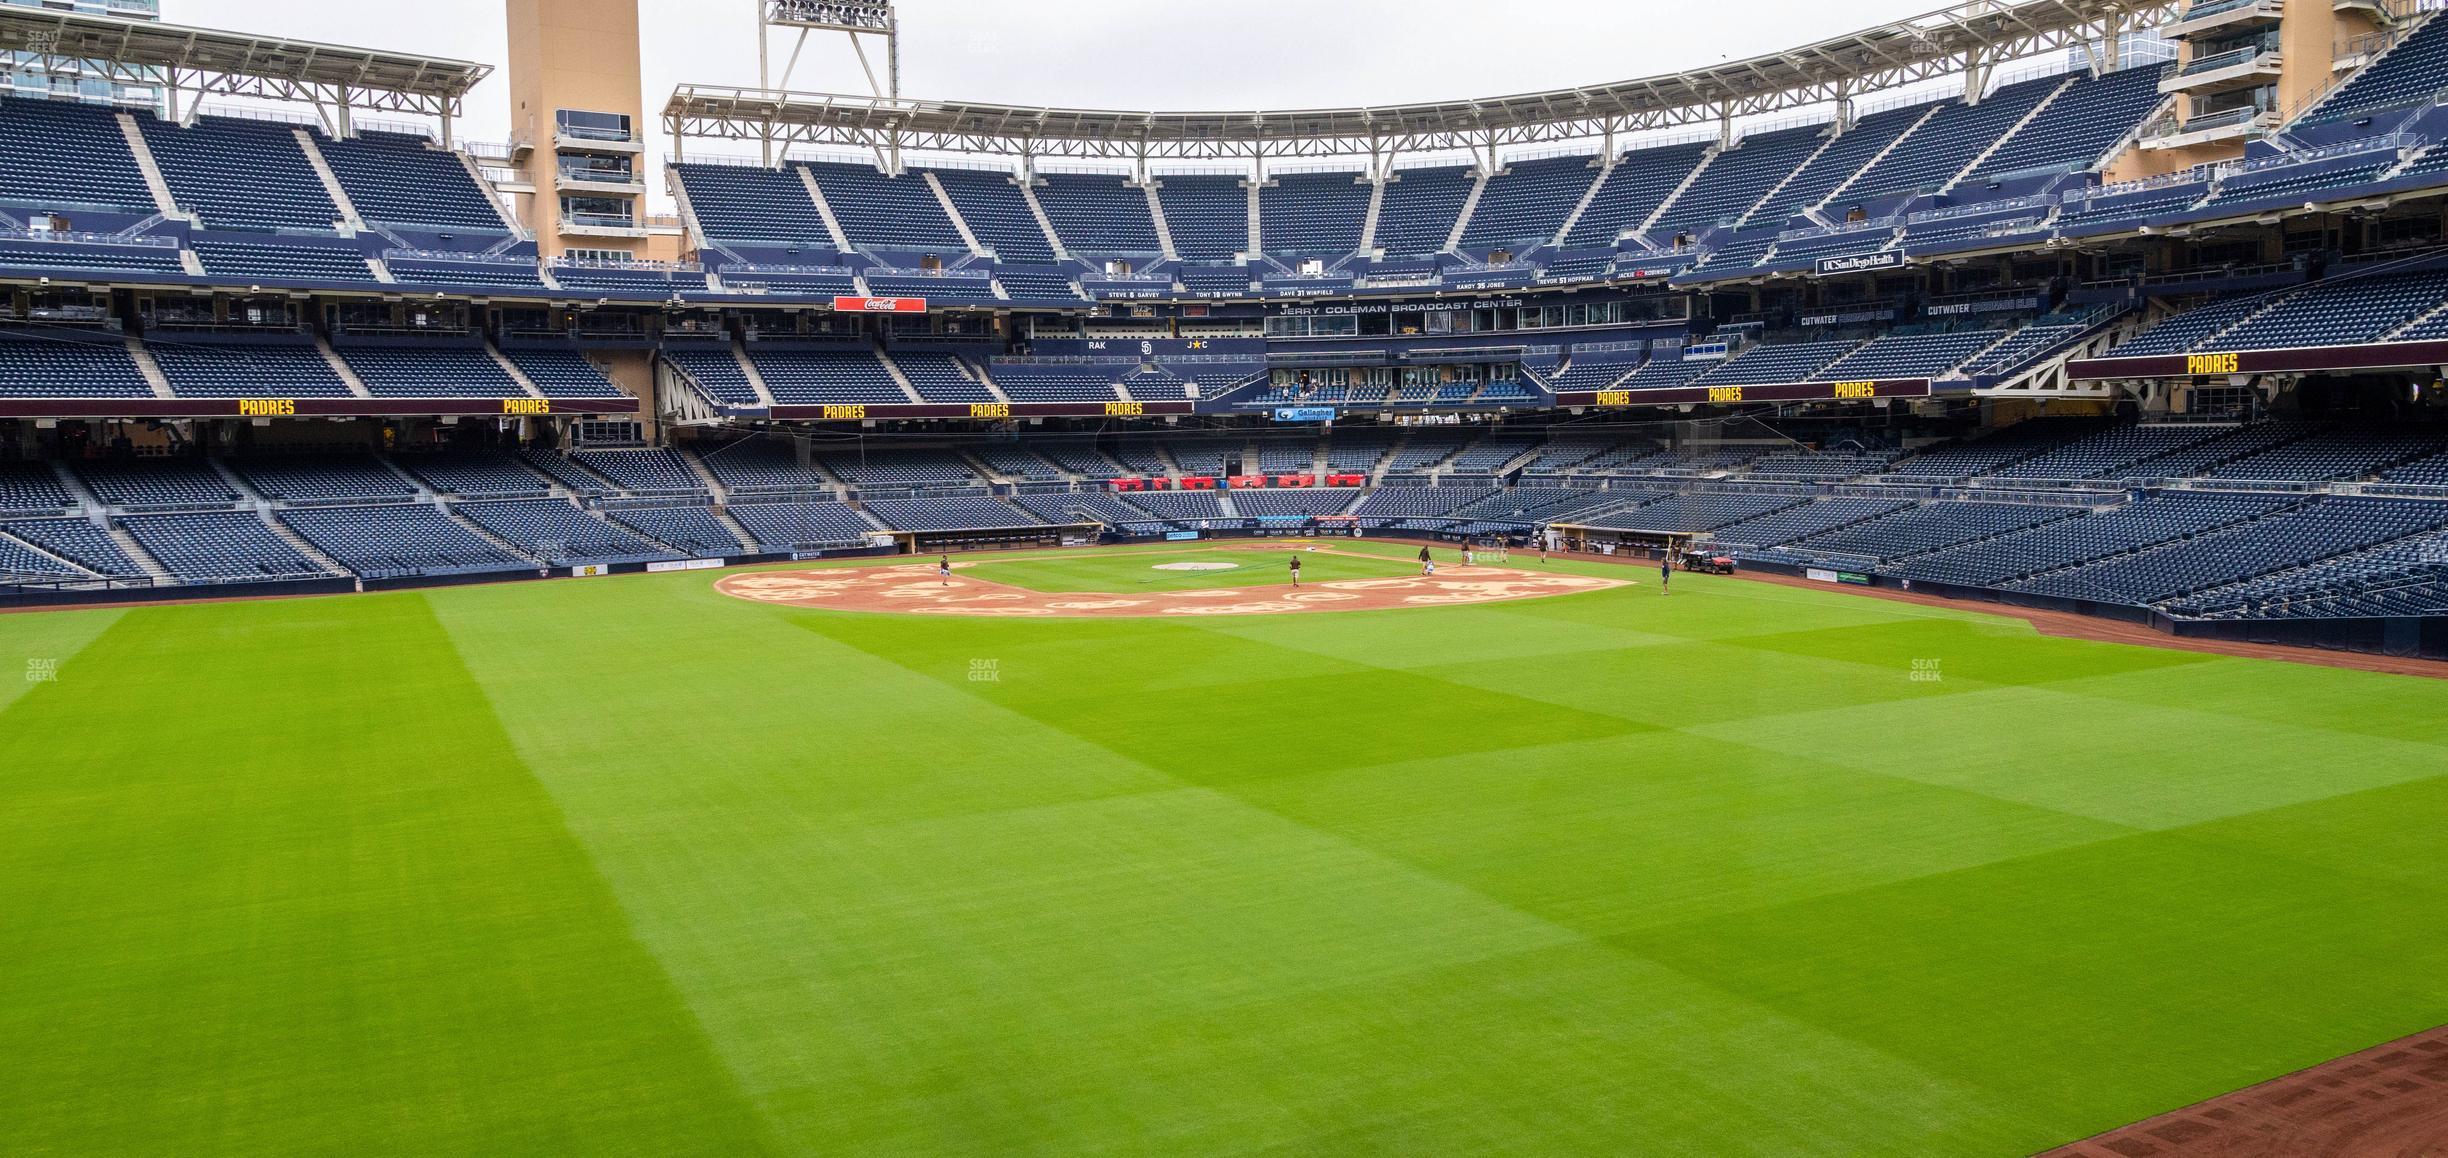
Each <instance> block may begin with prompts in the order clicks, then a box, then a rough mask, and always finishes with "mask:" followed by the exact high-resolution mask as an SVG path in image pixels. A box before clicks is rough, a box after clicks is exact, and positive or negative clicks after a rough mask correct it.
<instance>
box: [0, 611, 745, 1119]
mask: <svg viewBox="0 0 2448 1158" xmlns="http://www.w3.org/2000/svg"><path fill="white" fill-rule="evenodd" d="M40 622H41V621H39V620H20V619H15V618H12V619H10V620H8V621H7V622H6V623H0V634H5V636H6V637H7V638H8V639H9V640H10V641H11V645H12V648H14V647H16V646H21V645H22V644H23V641H24V639H25V638H26V637H25V636H24V635H22V634H20V633H19V631H18V630H17V629H18V628H19V625H20V623H24V624H27V625H33V624H38V623H40ZM0 768H6V769H7V770H8V772H7V775H5V776H0V945H6V946H8V949H7V951H6V952H5V953H0V992H5V993H6V994H7V995H8V996H7V998H6V1000H5V1002H0V1057H6V1058H7V1059H8V1061H7V1062H6V1067H7V1071H8V1078H7V1079H6V1080H5V1081H0V1150H5V1151H7V1152H10V1153H20V1154H23V1153H77V1154H103V1153H129V1154H214V1153H227V1154H249V1155H254V1154H268V1153H285V1152H299V1151H310V1150H311V1151H317V1152H331V1153H349V1152H357V1153H408V1152H418V1153H444V1152H455V1153H497V1154H507V1153H571V1152H576V1151H582V1150H584V1151H593V1152H607V1151H626V1152H633V1153H641V1154H643V1153H655V1154H684V1153H707V1154H736V1153H743V1152H754V1151H757V1150H760V1149H763V1148H765V1139H764V1137H763V1135H762V1134H761V1133H760V1132H759V1131H758V1129H757V1128H756V1123H755V1120H754V1118H753V1117H752V1116H751V1115H750V1114H749V1113H748V1112H747V1110H746V1107H745V1104H744V1103H743V1102H742V1101H741V1099H740V1096H739V1094H738V1092H737V1091H736V1090H735V1089H734V1088H732V1086H731V1084H730V1082H729V1080H728V1078H727V1076H726V1075H725V1074H724V1072H723V1071H722V1069H721V1067H720V1066H719V1064H717V1063H716V1062H715V1061H714V1059H713V1057H712V1055H711V1054H710V1053H709V1052H708V1049H707V1045H706V1042H705V1039H704V1037H703V1035H702V1034H701V1033H700V1032H699V1031H698V1029H697V1028H696V1026H695V1025H694V1023H693V1022H691V1021H690V1019H689V1017H688V1014H687V1011H686V1009H685V1008H684V1007H683V1006H682V1005H681V1004H680V1002H679V1000H678V998H677V995H676V994H675V993H674V991H673V990H672V988H671V986H670V985H669V983H668V982H667V981H666V980H665V979H664V977H663V976H662V974H661V973H660V972H659V970H658V969H657V968H656V966H655V963H654V961H653V960H652V959H651V958H650V957H648V956H647V954H646V953H645V952H644V951H643V950H642V949H641V948H640V947H639V946H638V944H637V943H636V942H635V941H634V940H632V939H631V938H630V936H629V935H628V933H627V930H626V927H625V924H624V921H623V918H622V916H621V913H620V911H619V909H618V908H617V906H616V905H615V904H614V902H613V899H612V896H611V894H610V892H609V891H608V890H607V889H606V888H605V886H604V884H603V882H602V880H601V879H600V878H599V877H597V876H596V874H595V872H594V870H593V868H592V866H591V865H590V864H589V863H588V861H587V858H586V856H585V854H584V853H583V851H582V850H581V849H580V848H579V847H578V845H577V843H576V842H575V841H574V840H572V839H571V838H570V835H569V834H568V833H567V832H566V831H565V830H564V829H563V828H562V825H561V820H560V816H559V814H558V813H557V812H556V811H555V810H554V808H553V805H552V802H551V800H550V799H548V798H547V797H546V796H545V795H544V793H543V792H542V790H541V789H539V788H538V787H537V785H536V784H535V782H534V780H533V779H532V778H531V777H529V775H528V774H527V771H526V769H525V768H524V767H522V766H521V765H520V763H519V762H518V760H517V759H516V757H515V756H513V755H512V754H511V752H510V750H509V746H508V743H507V742H506V740H505V738H504V737H503V735H502V733H501V730H500V728H499V726H498V725H497V724H496V723H495V722H494V718H493V714H492V711H491V707H490V705H489V704H488V703H487V702H486V700H485V698H484V696H483V694H482V693H481V692H480V691H479V690H478V689H477V688H476V687H475V685H474V684H473V683H472V682H471V681H470V680H469V679H468V677H467V674H466V672H465V671H464V670H462V669H461V668H460V666H459V664H458V661H457V660H456V658H455V657H454V655H453V654H452V651H451V649H450V645H449V641H448V639H447V638H445V637H444V636H443V634H442V632H441V631H440V630H439V628H438V627H437V625H436V624H435V622H434V620H433V618H432V615H431V614H430V612H429V610H428V608H427V606H426V603H425V601H424V599H423V598H421V597H419V596H415V595H395V596H380V597H365V598H355V599H325V600H304V601H281V602H266V603H252V604H228V605H205V606H193V607H164V608H151V609H144V610H136V611H129V612H127V613H125V614H124V615H122V616H120V617H118V619H117V620H116V622H115V623H114V624H113V625H112V626H111V627H110V628H109V629H108V630H107V631H106V632H104V633H103V634H102V635H101V636H100V637H99V638H97V639H95V640H94V641H93V642H92V643H91V644H90V645H88V646H87V647H85V648H84V650H83V651H82V652H80V653H78V654H77V655H76V656H75V657H74V659H73V660H72V661H71V662H69V663H66V664H63V665H62V674H61V679H60V681H59V682H58V683H57V684H54V685H45V686H42V687H39V688H38V689H36V690H35V691H34V692H33V694H31V695H27V696H25V697H23V698H21V699H19V700H18V701H17V702H16V703H15V704H14V705H12V706H11V707H10V708H9V709H8V710H7V712H6V713H5V714H0Z"/></svg>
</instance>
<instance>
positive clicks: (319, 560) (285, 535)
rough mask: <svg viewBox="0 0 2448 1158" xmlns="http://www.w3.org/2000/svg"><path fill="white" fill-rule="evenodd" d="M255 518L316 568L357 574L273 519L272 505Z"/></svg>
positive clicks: (263, 509)
mask: <svg viewBox="0 0 2448 1158" xmlns="http://www.w3.org/2000/svg"><path fill="white" fill-rule="evenodd" d="M223 473H228V470H227V468H223ZM255 517H257V518H259V519H262V520H263V525H264V528H265V529H266V530H269V531H271V532H272V537H273V538H276V539H279V540H280V541H281V542H284V543H287V544H289V549H290V550H292V551H295V552H297V553H298V554H300V555H304V556H305V557H306V558H307V560H308V561H309V562H312V563H313V564H314V565H315V566H317V567H321V568H322V569H324V570H325V571H328V572H331V573H332V574H334V575H352V574H355V572H353V571H350V570H349V569H348V568H347V567H345V566H343V565H341V563H340V561H339V560H337V559H334V558H332V557H331V556H329V555H326V554H324V553H323V549H322V548H320V547H317V546H315V545H314V544H313V543H311V542H308V541H307V539H306V537H305V536H304V535H300V534H298V533H297V532H296V531H294V530H292V529H290V527H289V524H287V523H284V522H282V521H280V520H279V519H276V518H273V517H272V505H271V504H270V503H265V504H263V505H262V506H259V507H257V508H256V511H255Z"/></svg>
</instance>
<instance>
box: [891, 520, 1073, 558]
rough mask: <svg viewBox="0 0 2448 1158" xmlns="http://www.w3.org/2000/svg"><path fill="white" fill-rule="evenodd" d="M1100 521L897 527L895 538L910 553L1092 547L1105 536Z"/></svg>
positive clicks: (893, 534) (904, 550)
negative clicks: (939, 528) (948, 528)
mask: <svg viewBox="0 0 2448 1158" xmlns="http://www.w3.org/2000/svg"><path fill="white" fill-rule="evenodd" d="M1104 535H1105V528H1104V526H1103V525H1102V524H1099V523H1065V524H1063V525H1061V526H1055V527H1049V526H1045V525H1042V524H1040V525H1036V526H1028V527H988V528H970V529H962V530H957V531H894V532H893V533H892V537H893V541H894V542H895V543H897V544H898V545H899V546H900V549H901V551H902V553H904V554H909V555H944V554H956V553H961V552H969V551H1026V550H1031V549H1033V548H1039V547H1093V546H1095V545H1097V543H1098V542H1099V541H1101V540H1102V539H1103V538H1104Z"/></svg>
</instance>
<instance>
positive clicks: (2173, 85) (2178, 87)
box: [2159, 46, 2286, 96]
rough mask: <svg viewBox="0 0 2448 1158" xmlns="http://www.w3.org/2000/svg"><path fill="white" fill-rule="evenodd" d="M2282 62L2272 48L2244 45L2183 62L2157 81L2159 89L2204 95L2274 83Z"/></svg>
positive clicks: (2161, 90)
mask: <svg viewBox="0 0 2448 1158" xmlns="http://www.w3.org/2000/svg"><path fill="white" fill-rule="evenodd" d="M2285 63H2286V62H2285V59H2284V58H2283V57H2282V56H2281V55H2280V54H2279V52H2278V50H2277V49H2275V48H2261V47H2258V46H2246V47H2244V48H2239V49H2236V50H2234V51H2232V52H2221V53H2217V54H2215V55H2212V56H2205V57H2201V58H2199V59H2196V60H2191V61H2187V62H2185V65H2184V67H2182V68H2179V69H2177V70H2176V73H2175V75H2173V76H2170V77H2168V78H2167V79H2166V80H2163V81H2160V82H2159V91H2160V92H2163V93H2175V92H2181V93H2191V94H2193V95H2196V96H2207V95H2209V94H2211V93H2222V92H2233V91H2235V90H2237V89H2247V88H2259V87H2260V86H2262V85H2265V84H2271V83H2274V82H2275V81H2276V80H2277V79H2278V73H2279V70H2280V69H2281V67H2283V66H2284V64H2285Z"/></svg>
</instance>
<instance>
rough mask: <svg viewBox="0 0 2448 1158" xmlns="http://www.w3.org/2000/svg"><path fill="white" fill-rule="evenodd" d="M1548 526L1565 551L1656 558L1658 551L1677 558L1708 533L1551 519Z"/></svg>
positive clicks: (1703, 539) (1702, 540) (1704, 540)
mask: <svg viewBox="0 0 2448 1158" xmlns="http://www.w3.org/2000/svg"><path fill="white" fill-rule="evenodd" d="M1548 530H1549V531H1551V532H1553V533H1554V535H1555V537H1556V539H1557V540H1558V541H1559V543H1560V545H1561V546H1562V547H1563V548H1564V549H1565V550H1567V551H1577V552H1580V553H1582V554H1585V555H1620V556H1628V557H1632V558H1646V559H1654V558H1657V557H1659V554H1660V553H1661V552H1662V553H1664V555H1665V557H1666V558H1669V559H1680V558H1682V557H1683V554H1684V552H1686V551H1690V550H1693V549H1694V548H1696V547H1697V546H1699V545H1700V544H1701V543H1703V542H1706V541H1707V539H1708V536H1706V535H1703V534H1698V533H1695V532H1692V531H1659V530H1643V529H1640V528H1637V527H1593V526H1590V525H1588V524H1586V523H1555V524H1553V525H1551V526H1549V527H1548Z"/></svg>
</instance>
